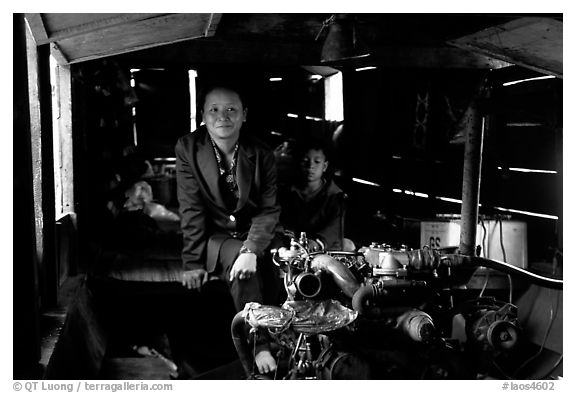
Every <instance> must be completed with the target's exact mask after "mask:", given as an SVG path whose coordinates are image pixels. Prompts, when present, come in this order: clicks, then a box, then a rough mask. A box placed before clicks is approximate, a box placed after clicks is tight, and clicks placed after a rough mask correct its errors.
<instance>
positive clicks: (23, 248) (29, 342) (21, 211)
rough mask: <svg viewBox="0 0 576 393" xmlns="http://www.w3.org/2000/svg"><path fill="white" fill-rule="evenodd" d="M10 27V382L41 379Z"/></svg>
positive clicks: (27, 158)
mask: <svg viewBox="0 0 576 393" xmlns="http://www.w3.org/2000/svg"><path fill="white" fill-rule="evenodd" d="M13 22H14V23H13V33H14V34H13V40H14V41H13V43H14V46H13V48H14V58H13V62H14V63H13V64H14V67H13V69H14V75H13V81H14V91H13V105H14V120H13V121H14V127H13V136H14V141H13V152H14V154H13V156H14V162H13V165H14V166H13V167H14V180H13V181H14V190H13V195H14V206H13V211H14V218H15V219H14V220H13V236H14V239H13V244H14V255H13V269H14V270H13V285H14V288H13V295H14V297H13V302H14V311H13V328H14V330H13V342H14V346H13V351H14V354H13V360H14V362H13V365H14V372H13V374H14V375H13V377H14V379H40V378H41V377H42V374H41V370H40V366H39V360H40V333H39V331H40V328H39V289H38V268H37V255H36V251H35V250H36V239H35V234H36V231H35V220H34V194H33V187H32V179H33V172H32V146H31V133H30V107H29V96H28V64H27V58H26V25H25V20H24V15H23V14H16V13H15V14H13Z"/></svg>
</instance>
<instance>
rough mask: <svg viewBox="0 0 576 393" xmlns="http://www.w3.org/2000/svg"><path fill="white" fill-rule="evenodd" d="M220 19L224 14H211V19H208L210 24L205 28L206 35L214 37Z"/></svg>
mask: <svg viewBox="0 0 576 393" xmlns="http://www.w3.org/2000/svg"><path fill="white" fill-rule="evenodd" d="M220 19H222V14H210V19H208V24H207V26H206V29H205V30H204V37H212V36H214V35H215V34H216V30H217V29H218V25H219V24H220Z"/></svg>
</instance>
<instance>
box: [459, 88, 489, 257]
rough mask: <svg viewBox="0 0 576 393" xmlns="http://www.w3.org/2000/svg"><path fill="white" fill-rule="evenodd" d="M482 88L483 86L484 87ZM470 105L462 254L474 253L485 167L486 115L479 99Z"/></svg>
mask: <svg viewBox="0 0 576 393" xmlns="http://www.w3.org/2000/svg"><path fill="white" fill-rule="evenodd" d="M480 91H483V88H482V87H481V90H480ZM481 98H483V97H482V94H480V95H479V96H477V97H476V99H475V100H474V101H473V102H472V103H471V104H470V106H469V107H468V109H467V113H465V119H466V124H465V125H464V127H465V130H466V144H465V148H464V173H463V176H462V210H461V216H462V218H461V223H460V247H459V252H460V254H463V255H469V256H474V255H475V249H476V229H477V226H478V204H479V203H480V178H481V169H482V147H483V146H482V145H483V141H484V127H485V125H486V120H487V119H486V118H485V117H483V116H482V113H480V110H479V108H478V99H481Z"/></svg>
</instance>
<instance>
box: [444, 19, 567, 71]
mask: <svg viewBox="0 0 576 393" xmlns="http://www.w3.org/2000/svg"><path fill="white" fill-rule="evenodd" d="M562 28H563V24H562V21H558V20H556V19H553V18H519V19H517V20H514V21H512V22H509V23H505V24H503V25H499V26H494V27H491V28H488V29H485V30H482V31H480V32H478V33H475V34H471V35H467V36H464V37H461V38H458V39H456V40H453V41H451V42H450V44H452V45H455V46H457V47H459V48H463V49H466V50H469V51H474V52H477V53H481V54H484V55H487V56H491V57H493V58H496V59H500V60H503V61H506V62H508V63H512V64H517V65H519V66H522V67H526V68H528V69H531V70H534V71H538V72H541V73H544V74H547V75H554V76H557V77H559V78H561V77H562V74H563V70H562V65H563V61H562V41H563V40H562Z"/></svg>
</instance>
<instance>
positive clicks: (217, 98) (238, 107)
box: [202, 88, 246, 139]
mask: <svg viewBox="0 0 576 393" xmlns="http://www.w3.org/2000/svg"><path fill="white" fill-rule="evenodd" d="M202 120H203V121H204V123H205V124H206V128H207V129H208V132H209V133H210V136H211V137H212V138H213V139H230V138H238V135H239V134H240V128H242V123H243V122H244V121H246V109H244V106H243V105H242V101H241V100H240V96H239V95H238V94H237V93H236V92H234V91H231V90H228V89H224V88H216V89H214V90H212V91H211V92H209V93H208V94H207V95H206V100H205V101H204V108H203V109H202Z"/></svg>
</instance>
